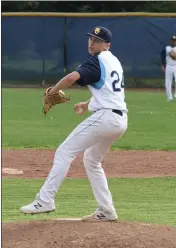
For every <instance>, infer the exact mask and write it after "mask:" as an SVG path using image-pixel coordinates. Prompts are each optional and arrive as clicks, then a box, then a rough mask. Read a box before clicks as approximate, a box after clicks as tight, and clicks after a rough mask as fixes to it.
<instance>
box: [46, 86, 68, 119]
mask: <svg viewBox="0 0 176 248" xmlns="http://www.w3.org/2000/svg"><path fill="white" fill-rule="evenodd" d="M51 89H52V87H49V88H47V89H46V91H45V92H44V103H43V110H42V111H43V113H44V114H45V115H46V114H47V113H48V111H49V110H50V109H51V108H52V107H53V106H54V105H56V104H61V103H66V102H69V101H70V97H67V96H66V95H65V93H64V92H63V91H62V90H59V91H58V92H56V93H54V94H49V92H50V90H51Z"/></svg>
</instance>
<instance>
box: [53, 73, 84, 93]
mask: <svg viewBox="0 0 176 248" xmlns="http://www.w3.org/2000/svg"><path fill="white" fill-rule="evenodd" d="M79 79H80V74H79V73H78V72H77V71H73V72H71V73H70V74H68V75H66V76H65V77H64V78H62V79H61V80H60V81H59V82H58V83H57V84H56V85H55V86H54V87H52V89H51V90H50V94H54V93H56V92H58V91H59V90H62V89H65V88H69V87H70V86H71V85H72V84H74V82H75V81H77V80H79Z"/></svg>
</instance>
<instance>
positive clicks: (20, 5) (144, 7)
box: [2, 1, 176, 13]
mask: <svg viewBox="0 0 176 248" xmlns="http://www.w3.org/2000/svg"><path fill="white" fill-rule="evenodd" d="M14 11H16V12H19V11H22V12H23V11H24V12H28V11H32V12H98V13H99V12H135V11H139V12H140V11H141V12H175V11H176V3H175V2H169V1H163V2H162V1H157V2H156V1H152V2H150V1H133V2H131V1H124V2H123V1H113V2H108V1H107V2H90V1H89V2H88V1H87V2H86V1H85V2H81V1H79V2H78V1H77V2H69V1H68V2H67V1H66V2H62V1H46V2H44V1H43V2H42V1H21V2H20V1H18V2H6V1H2V12H14Z"/></svg>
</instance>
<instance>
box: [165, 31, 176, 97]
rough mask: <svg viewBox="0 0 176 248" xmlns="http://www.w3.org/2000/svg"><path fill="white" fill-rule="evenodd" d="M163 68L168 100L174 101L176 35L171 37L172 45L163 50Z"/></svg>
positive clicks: (175, 95)
mask: <svg viewBox="0 0 176 248" xmlns="http://www.w3.org/2000/svg"><path fill="white" fill-rule="evenodd" d="M161 69H162V71H163V72H165V88H166V95H167V100H168V101H172V99H173V96H172V80H173V78H174V79H175V94H174V98H175V99H176V36H172V37H171V39H170V45H169V46H166V47H165V48H164V49H163V50H162V51H161Z"/></svg>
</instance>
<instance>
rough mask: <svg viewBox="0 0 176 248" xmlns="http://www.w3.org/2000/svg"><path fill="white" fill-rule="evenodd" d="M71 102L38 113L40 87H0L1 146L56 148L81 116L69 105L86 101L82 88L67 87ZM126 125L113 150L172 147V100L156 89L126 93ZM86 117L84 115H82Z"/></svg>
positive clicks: (175, 111)
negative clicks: (127, 122) (127, 119)
mask: <svg viewBox="0 0 176 248" xmlns="http://www.w3.org/2000/svg"><path fill="white" fill-rule="evenodd" d="M67 92H68V94H69V95H70V96H71V98H72V101H71V102H70V103H68V104H62V105H59V106H56V107H55V108H53V109H52V110H51V111H50V112H49V114H48V115H47V117H45V116H44V115H43V113H42V111H41V110H42V94H43V90H41V89H3V91H2V146H3V148H54V149H55V148H56V147H57V146H58V144H60V143H61V142H62V141H63V140H64V139H65V138H66V137H67V135H68V134H69V133H70V132H71V131H72V130H73V129H74V128H75V127H76V126H77V124H78V123H79V122H81V121H82V120H83V119H84V118H85V116H81V117H80V116H78V115H76V114H75V113H74V111H73V105H74V104H75V103H77V102H79V101H82V100H86V99H88V98H89V97H90V93H89V92H88V91H86V90H67ZM126 101H127V105H128V110H129V127H128V131H127V132H126V133H125V135H124V137H123V138H122V139H121V140H120V141H119V142H118V143H115V144H114V145H113V149H116V148H118V149H146V150H147V149H148V150H175V149H176V134H175V123H176V101H173V102H171V103H167V102H166V98H165V94H164V92H163V93H160V92H157V93H156V92H155V93H154V92H126ZM86 116H88V114H87V115H86Z"/></svg>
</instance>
